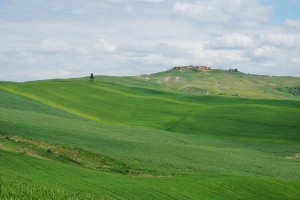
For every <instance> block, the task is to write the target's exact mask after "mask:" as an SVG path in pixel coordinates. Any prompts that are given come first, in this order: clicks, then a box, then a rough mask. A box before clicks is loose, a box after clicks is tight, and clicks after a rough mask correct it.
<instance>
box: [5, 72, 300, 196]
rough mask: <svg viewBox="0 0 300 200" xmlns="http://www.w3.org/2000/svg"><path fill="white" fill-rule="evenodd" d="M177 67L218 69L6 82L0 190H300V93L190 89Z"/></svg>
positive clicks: (34, 192) (184, 192)
mask: <svg viewBox="0 0 300 200" xmlns="http://www.w3.org/2000/svg"><path fill="white" fill-rule="evenodd" d="M170 73H171V74H170ZM177 73H178V74H179V73H182V74H183V73H184V75H185V76H186V77H185V78H186V79H187V78H190V84H196V81H194V80H193V76H195V77H196V76H197V77H198V78H199V77H200V76H204V75H205V76H206V74H204V73H210V72H196V73H194V72H177V71H176V72H172V71H168V72H164V73H158V74H154V75H150V76H148V78H149V79H146V78H145V77H103V76H97V77H96V81H95V82H90V81H89V80H88V78H77V79H60V80H45V81H34V82H25V83H12V82H1V83H0V97H1V99H0V154H1V156H0V198H1V199H10V198H16V199H20V198H27V199H30V198H31V199H40V198H41V197H42V198H44V199H66V198H69V199H199V198H201V199H299V197H300V192H299V190H298V188H299V187H300V181H299V180H300V179H299V178H300V168H299V164H300V160H299V156H298V155H297V154H299V153H300V152H299V151H300V148H299V145H300V134H299V130H300V123H299V120H298V119H299V117H300V101H298V100H297V96H293V95H290V94H288V93H284V92H282V91H279V90H274V91H273V90H272V93H266V94H265V95H266V96H268V97H266V98H273V97H274V98H277V97H279V96H280V95H282V98H285V99H286V100H276V99H268V100H267V99H262V98H264V97H262V98H261V99H253V98H252V99H250V98H239V97H229V96H224V95H222V96H220V95H212V94H210V95H205V94H198V93H197V92H196V94H195V93H193V94H190V92H191V91H189V90H185V89H182V88H181V86H179V85H178V86H176V85H175V83H173V82H172V81H171V80H173V78H172V77H173V76H174V77H175V79H176V77H177V76H179V75H177ZM189 73H191V74H190V75H189ZM192 73H194V74H192ZM212 73H217V72H212ZM218 73H219V72H218ZM224 73H225V72H224ZM226 73H227V72H226ZM166 75H167V76H172V77H171V78H169V79H168V84H170V85H168V84H167V83H164V84H165V85H163V84H162V83H161V82H159V80H162V79H164V80H166V79H165V76H166ZM218 76H219V75H218ZM228 76H241V77H244V76H249V77H250V75H244V74H240V73H238V74H236V75H233V74H228ZM215 78H217V76H215ZM272 78H273V77H272ZM175 79H174V80H175ZM237 79H238V78H237ZM254 79H255V77H254ZM177 80H179V78H177ZM295 80H296V78H295ZM175 81H176V80H175ZM232 81H235V80H234V79H233V80H232ZM280 81H283V79H282V80H280ZM285 81H288V79H286V80H285ZM278 83H279V80H278V82H277V84H278ZM192 87H195V85H194V86H192ZM192 87H191V88H192ZM282 87H292V86H291V85H289V86H288V85H284V84H283V85H282ZM293 87H294V86H293ZM295 87H296V86H295ZM199 88H200V87H199ZM200 89H201V90H196V91H200V92H199V93H201V92H203V91H204V90H207V91H208V88H204V87H202V88H200ZM250 93H251V92H249V94H250ZM258 93H262V92H261V91H260V90H259V92H258ZM279 94H280V95H279ZM239 96H241V95H239ZM258 96H260V95H259V94H258ZM290 96H291V97H290ZM252 97H256V96H252ZM280 98H281V97H280ZM289 98H290V99H289ZM288 99H289V100H288Z"/></svg>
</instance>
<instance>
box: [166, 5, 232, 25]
mask: <svg viewBox="0 0 300 200" xmlns="http://www.w3.org/2000/svg"><path fill="white" fill-rule="evenodd" d="M171 15H172V17H173V18H176V17H177V18H183V19H192V20H198V21H204V22H213V21H215V22H217V21H228V20H229V17H228V16H227V15H225V14H224V13H223V12H222V11H221V10H220V9H218V8H216V7H212V6H204V5H197V4H188V3H179V2H177V3H175V4H174V6H173V10H172V13H171Z"/></svg>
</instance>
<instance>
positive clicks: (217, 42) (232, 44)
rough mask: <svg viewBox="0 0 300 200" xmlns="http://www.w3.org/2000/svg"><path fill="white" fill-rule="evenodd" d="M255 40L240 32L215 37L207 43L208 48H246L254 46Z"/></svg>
mask: <svg viewBox="0 0 300 200" xmlns="http://www.w3.org/2000/svg"><path fill="white" fill-rule="evenodd" d="M254 45H255V42H254V40H252V39H251V38H249V37H248V36H245V35H242V34H240V33H231V34H227V35H223V36H221V37H217V38H215V39H214V40H213V41H210V42H208V43H207V44H206V45H205V48H207V49H245V48H251V47H254Z"/></svg>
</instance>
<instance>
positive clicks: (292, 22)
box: [284, 19, 300, 30]
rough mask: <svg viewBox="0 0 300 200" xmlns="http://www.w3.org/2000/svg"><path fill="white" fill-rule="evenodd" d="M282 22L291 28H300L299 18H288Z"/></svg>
mask: <svg viewBox="0 0 300 200" xmlns="http://www.w3.org/2000/svg"><path fill="white" fill-rule="evenodd" d="M284 24H285V25H286V26H288V27H291V28H296V29H298V30H300V20H290V19H287V20H286V21H285V22H284Z"/></svg>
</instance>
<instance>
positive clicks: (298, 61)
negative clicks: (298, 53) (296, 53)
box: [292, 57, 300, 63]
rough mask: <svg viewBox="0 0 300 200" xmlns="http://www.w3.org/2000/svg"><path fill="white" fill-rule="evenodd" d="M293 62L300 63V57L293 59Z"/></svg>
mask: <svg viewBox="0 0 300 200" xmlns="http://www.w3.org/2000/svg"><path fill="white" fill-rule="evenodd" d="M292 62H294V63H300V57H295V58H292Z"/></svg>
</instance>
